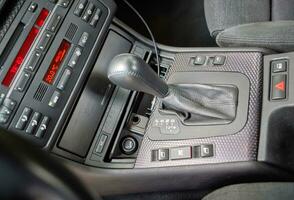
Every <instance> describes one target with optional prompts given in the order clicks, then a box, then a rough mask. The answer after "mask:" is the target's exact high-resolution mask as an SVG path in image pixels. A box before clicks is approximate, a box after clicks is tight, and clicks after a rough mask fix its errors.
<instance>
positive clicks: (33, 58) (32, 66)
mask: <svg viewBox="0 0 294 200" xmlns="http://www.w3.org/2000/svg"><path fill="white" fill-rule="evenodd" d="M40 58H41V53H40V52H37V51H35V52H34V53H33V55H32V56H31V57H30V59H29V61H28V65H27V66H26V69H28V70H30V71H34V70H35V68H36V67H37V65H38V62H39V60H40Z"/></svg>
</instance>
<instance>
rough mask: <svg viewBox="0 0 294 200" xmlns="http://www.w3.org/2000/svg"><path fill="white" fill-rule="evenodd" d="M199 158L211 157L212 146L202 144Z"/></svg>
mask: <svg viewBox="0 0 294 200" xmlns="http://www.w3.org/2000/svg"><path fill="white" fill-rule="evenodd" d="M200 152H201V153H200V156H201V158H207V157H212V156H213V145H212V144H204V145H201V146H200Z"/></svg>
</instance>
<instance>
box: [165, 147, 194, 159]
mask: <svg viewBox="0 0 294 200" xmlns="http://www.w3.org/2000/svg"><path fill="white" fill-rule="evenodd" d="M191 157H192V152H191V147H177V148H171V149H170V159H171V160H181V159H190V158H191Z"/></svg>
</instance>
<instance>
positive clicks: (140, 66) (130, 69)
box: [108, 53, 169, 98]
mask: <svg viewBox="0 0 294 200" xmlns="http://www.w3.org/2000/svg"><path fill="white" fill-rule="evenodd" d="M108 79H109V80H110V81H111V82H112V83H114V84H115V85H118V86H120V87H122V88H125V89H129V90H135V91H140V92H145V93H148V94H151V95H154V96H157V97H159V98H164V97H166V96H167V95H168V93H169V88H168V85H167V84H166V83H165V82H164V81H163V80H162V79H160V78H159V77H158V75H157V74H156V73H155V72H154V71H153V70H152V68H151V67H150V66H149V65H148V64H147V63H146V62H145V61H144V60H143V59H142V58H140V57H139V56H137V55H134V54H130V53H126V54H120V55H117V56H115V57H114V58H113V59H112V61H111V62H110V65H109V69H108Z"/></svg>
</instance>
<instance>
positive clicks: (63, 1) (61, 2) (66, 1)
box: [58, 0, 70, 8]
mask: <svg viewBox="0 0 294 200" xmlns="http://www.w3.org/2000/svg"><path fill="white" fill-rule="evenodd" d="M69 4H70V0H59V2H58V5H60V6H61V7H64V8H67V6H68V5H69Z"/></svg>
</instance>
